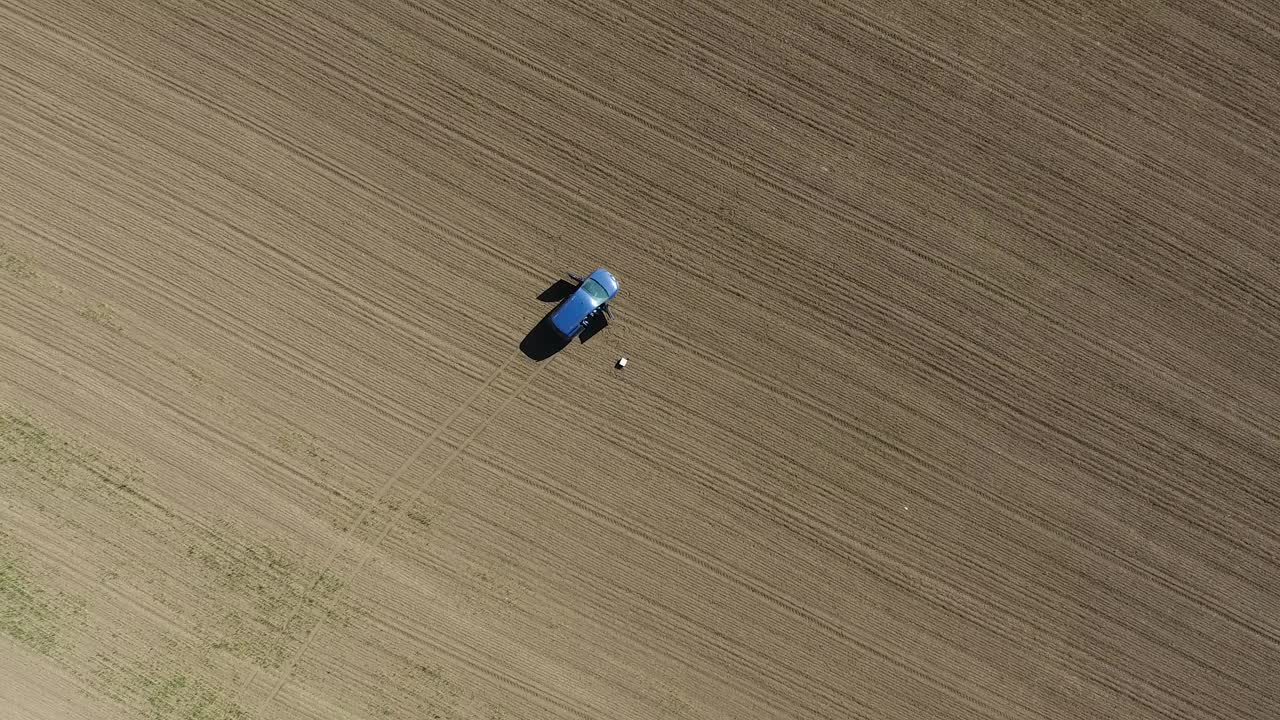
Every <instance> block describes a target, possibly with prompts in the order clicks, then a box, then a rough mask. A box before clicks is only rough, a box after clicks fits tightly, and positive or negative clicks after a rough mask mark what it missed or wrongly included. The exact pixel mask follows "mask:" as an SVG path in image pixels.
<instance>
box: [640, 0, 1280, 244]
mask: <svg viewBox="0 0 1280 720" xmlns="http://www.w3.org/2000/svg"><path fill="white" fill-rule="evenodd" d="M725 12H727V11H725ZM648 19H649V20H650V21H651V22H653V23H655V24H658V25H659V26H661V22H662V21H660V20H657V19H655V18H652V17H650V18H648ZM666 29H667V30H668V31H669V32H675V31H674V30H673V29H671V28H669V27H668V28H666ZM816 32H819V33H823V32H827V30H826V28H817V29H816ZM895 37H897V36H895ZM846 42H847V40H846ZM797 51H800V52H803V50H802V49H800V48H797ZM922 51H923V50H922ZM811 56H812V55H811ZM812 57H814V58H815V59H819V58H817V56H812ZM819 60H820V59H819ZM820 61H821V60H820ZM822 62H825V63H826V64H827V65H828V66H829V67H830V68H831V69H832V70H835V71H837V72H842V71H840V70H839V68H836V67H835V66H834V65H832V64H831V63H830V62H829V61H822ZM934 64H935V65H936V66H938V67H940V68H944V69H945V68H946V67H947V64H946V62H945V61H942V60H938V61H937V62H935V63H934ZM755 69H757V70H761V71H762V72H763V71H765V70H764V69H761V68H755ZM752 76H753V77H754V76H755V75H754V74H753V75H752ZM727 77H728V76H726V81H727ZM862 80H863V81H864V82H872V80H871V79H870V78H862ZM792 81H793V82H792V83H791V84H789V85H785V87H786V88H787V90H788V91H792V92H802V91H801V90H800V89H799V88H803V87H806V85H805V83H804V82H803V81H802V79H800V78H796V77H792ZM779 82H781V81H779ZM879 90H880V91H881V92H883V93H885V94H887V95H888V96H890V97H895V98H898V99H900V100H902V101H904V102H907V103H909V104H911V105H913V106H915V107H917V108H921V109H923V108H925V107H926V106H925V105H921V104H919V102H917V101H915V100H912V99H910V98H908V97H907V96H905V95H903V94H902V91H901V90H899V89H896V88H893V87H889V86H880V87H879ZM740 91H742V92H748V91H749V89H746V88H741V89H740ZM1028 96H1029V95H1028V94H1027V93H1025V92H1024V93H1022V94H1014V93H1009V94H1008V99H1009V100H1012V101H1017V102H1019V103H1022V104H1026V103H1028V102H1030V101H1029V100H1027V97H1028ZM810 99H811V100H813V101H814V102H819V103H821V99H820V98H817V97H816V96H815V97H811V98H810ZM955 100H956V101H957V102H964V103H967V102H969V101H968V100H966V99H964V98H960V97H956V98H955ZM820 107H822V108H824V109H825V110H826V111H827V112H828V113H829V114H830V113H835V114H836V116H838V117H839V116H842V115H841V113H842V112H843V113H850V112H857V110H856V107H857V105H856V103H851V104H848V105H847V106H842V107H841V108H834V107H827V106H825V105H821V104H820ZM784 112H786V111H785V110H784ZM1040 115H1041V116H1042V119H1048V120H1050V121H1052V122H1057V121H1059V118H1058V117H1057V116H1054V115H1048V114H1046V112H1044V111H1040ZM948 129H949V130H950V131H952V132H955V131H960V132H966V133H968V134H970V135H972V136H974V137H977V136H976V135H973V133H974V132H975V130H974V128H971V127H970V128H957V127H955V126H954V125H953V126H950V127H949V128H948ZM896 140H897V141H898V142H899V143H901V142H904V140H903V139H902V138H896ZM1107 149H1108V150H1109V151H1110V152H1112V153H1115V152H1118V149H1117V148H1115V147H1113V146H1108V148H1107ZM917 155H919V154H918V153H917ZM920 157H921V159H924V156H923V155H920ZM929 162H932V163H944V164H947V163H948V161H947V159H946V158H945V157H932V159H931V160H929ZM948 167H951V166H950V165H948ZM953 169H954V168H953ZM1163 171H1164V172H1166V173H1174V174H1175V176H1176V174H1177V172H1178V171H1179V169H1178V168H1163ZM961 174H962V175H963V173H961ZM1188 181H1189V182H1192V183H1196V184H1198V185H1203V183H1202V182H1199V181H1198V179H1197V178H1194V177H1192V178H1189V179H1188ZM1202 190H1205V191H1211V189H1209V188H1207V187H1205V188H1202ZM1233 199H1238V198H1233ZM1260 227H1261V226H1260ZM1260 232H1261V230H1260Z"/></svg>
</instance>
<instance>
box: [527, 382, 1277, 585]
mask: <svg viewBox="0 0 1280 720" xmlns="http://www.w3.org/2000/svg"><path fill="white" fill-rule="evenodd" d="M861 391H862V392H865V393H869V394H870V395H871V396H872V397H879V398H880V399H882V400H885V401H887V402H890V403H892V404H893V405H894V406H896V407H898V408H899V409H901V410H902V411H904V412H906V413H907V415H908V417H913V418H914V420H912V422H919V421H921V420H923V421H925V422H927V423H929V424H930V425H932V426H933V427H934V428H936V429H937V430H938V431H939V432H941V433H944V434H950V435H956V430H955V428H949V427H948V426H947V425H945V423H944V422H943V421H942V420H939V419H938V418H936V417H933V416H930V415H922V414H920V413H919V411H918V410H913V409H911V408H908V407H907V406H906V405H904V404H902V402H901V401H899V400H896V399H894V398H892V397H891V396H888V395H886V394H884V393H883V391H882V390H879V389H877V387H876V384H875V383H874V382H873V383H868V384H865V385H863V386H862V387H861ZM543 402H544V403H549V405H545V406H544V408H545V407H556V408H560V406H561V405H562V404H563V403H562V401H560V400H559V399H558V398H556V397H554V396H552V397H548V398H544V400H543ZM640 402H642V405H641V406H640V407H646V408H647V410H649V411H650V412H655V413H657V414H658V416H661V415H662V414H663V412H664V411H663V410H662V408H661V407H649V406H646V405H644V404H643V401H640ZM659 402H660V403H661V404H664V405H670V407H671V408H678V409H679V410H680V413H681V414H682V415H688V416H689V417H694V418H697V419H698V420H700V421H702V422H701V423H700V426H701V427H702V428H704V430H705V429H707V428H714V429H715V430H716V431H718V434H720V435H721V437H724V438H728V439H730V441H731V442H734V443H735V446H736V447H737V449H738V451H739V452H741V453H744V454H745V456H746V457H750V456H752V455H753V454H754V453H753V448H752V445H751V444H750V443H748V442H747V440H748V438H746V437H745V436H743V435H741V433H739V432H738V431H736V430H735V429H734V424H733V423H732V422H730V423H723V422H722V421H721V420H718V419H717V418H713V417H708V416H707V415H705V414H704V413H702V412H701V411H700V410H699V409H698V407H696V404H693V403H688V402H686V401H684V400H682V399H681V398H679V397H676V396H669V397H668V396H663V397H662V399H661V400H660V401H659ZM560 409H563V408H560ZM616 422H618V423H621V424H622V425H621V427H622V428H623V429H624V430H625V432H624V434H625V435H626V436H628V437H635V438H639V437H643V433H641V430H645V428H643V427H634V428H627V426H628V425H629V424H630V423H629V420H628V419H627V418H621V419H618V420H617V421H616ZM662 427H665V425H663V426H662ZM781 430H782V429H781V428H778V431H779V432H780V431H781ZM655 431H656V432H659V433H660V434H661V430H655V428H653V427H649V428H648V429H647V431H646V432H648V433H653V432H655ZM851 431H852V432H855V433H858V434H859V435H861V436H863V440H864V442H872V437H869V436H868V433H871V434H872V435H874V442H873V444H875V445H884V444H885V443H888V442H890V441H888V440H886V439H885V438H884V436H883V435H881V434H880V433H876V432H875V431H874V430H872V429H870V428H865V427H858V426H854V427H853V428H851ZM784 435H789V434H786V433H784ZM959 435H960V436H964V435H965V434H964V433H960V434H959ZM795 440H796V438H794V437H791V438H790V440H787V439H785V438H784V439H782V440H780V441H779V442H780V443H781V446H787V444H788V443H789V442H794V441H795ZM636 442H639V441H638V440H637V441H636ZM655 442H656V441H655ZM671 442H675V443H676V445H675V447H679V446H680V444H681V443H680V438H679V437H675V438H672V440H671ZM967 442H968V443H970V444H971V446H972V447H973V448H975V449H976V450H979V451H980V452H981V451H983V450H984V449H985V448H984V445H983V444H982V443H980V442H978V441H976V440H974V439H972V438H967ZM664 447H665V446H664ZM890 447H891V453H892V454H893V455H900V454H902V453H903V452H905V448H903V447H902V446H900V445H892V444H891V446H890ZM826 451H827V452H832V453H834V456H835V457H839V458H840V459H841V460H842V461H843V462H846V463H852V464H853V465H855V466H858V467H862V468H863V469H864V470H868V471H871V472H873V473H878V472H879V471H878V469H877V468H875V467H869V466H865V465H864V463H863V461H862V459H861V458H859V457H857V456H854V455H849V454H847V453H843V452H840V451H839V449H836V448H826ZM932 455H933V459H932V460H929V459H927V457H928V456H927V455H926V456H924V457H920V458H917V460H918V461H920V462H923V463H926V465H925V466H924V467H926V468H930V465H931V464H932V463H937V462H940V460H941V456H938V455H936V454H932ZM757 459H758V460H761V461H763V460H764V458H763V457H761V458H757ZM778 460H781V461H782V462H784V463H785V464H787V465H792V466H793V467H792V471H793V472H794V473H795V474H796V476H798V477H810V478H811V479H812V482H811V483H810V487H814V488H816V489H817V490H818V491H819V493H820V500H821V501H820V502H818V503H816V504H815V507H828V506H830V507H837V506H839V504H838V503H835V502H834V498H836V497H838V496H839V493H841V492H845V489H844V488H838V489H837V487H836V486H833V485H831V484H829V483H827V482H823V474H822V473H820V472H818V470H817V469H816V468H813V467H808V466H806V465H805V464H804V463H803V462H801V461H799V460H797V459H795V458H792V457H789V456H786V455H785V454H784V456H782V457H780V458H778ZM718 462H721V463H723V460H720V461H718ZM936 467H938V468H948V469H949V470H950V472H954V473H956V475H957V476H963V475H964V471H963V470H962V469H961V468H959V467H956V466H954V465H952V464H951V463H945V462H944V463H942V464H941V465H938V466H936ZM673 469H674V468H673ZM1024 471H1028V472H1029V470H1027V469H1026V468H1024ZM929 472H930V474H931V475H932V476H937V475H938V473H936V472H935V471H934V470H933V468H930V469H929ZM1037 475H1038V473H1033V474H1032V476H1037ZM1042 479H1043V480H1045V485H1044V487H1046V488H1051V487H1053V485H1052V483H1050V482H1049V481H1047V479H1044V478H1042ZM730 482H732V480H730ZM953 490H954V491H957V492H961V493H967V492H968V491H967V490H966V488H965V487H964V486H954V487H953ZM923 497H926V498H927V497H928V495H927V494H923ZM987 500H988V501H990V500H991V498H990V496H988V497H987ZM1262 501H1263V502H1266V501H1265V498H1263V499H1262ZM866 502H868V500H867V499H863V500H862V501H860V502H859V505H860V506H861V505H863V504H865V503H866ZM996 506H997V507H1000V508H1002V509H1003V510H1004V513H1005V514H1006V515H1008V516H1010V517H1016V516H1017V514H1018V512H1019V511H1018V509H1017V508H1016V507H1014V506H1012V505H1011V504H1009V503H1008V502H997V503H996ZM795 520H796V521H799V520H800V518H798V517H797V518H795ZM1057 530H1058V531H1060V532H1068V531H1069V530H1068V528H1065V527H1058V528H1057ZM835 537H836V538H839V539H841V540H846V539H847V538H846V536H845V535H844V534H842V533H839V532H837V533H836V535H835ZM1095 549H1101V548H1096V547H1095ZM1143 572H1145V573H1150V572H1151V569H1149V568H1148V569H1145V570H1143ZM1184 590H1185V588H1184Z"/></svg>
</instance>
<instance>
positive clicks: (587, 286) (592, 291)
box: [582, 278, 609, 303]
mask: <svg viewBox="0 0 1280 720" xmlns="http://www.w3.org/2000/svg"><path fill="white" fill-rule="evenodd" d="M582 289H583V290H586V291H587V294H588V295H590V296H591V297H592V299H594V300H595V301H596V302H598V303H602V302H608V300H609V292H608V291H607V290H605V289H604V286H603V285H601V284H600V283H598V282H596V281H595V280H592V279H591V278H587V279H586V280H583V281H582Z"/></svg>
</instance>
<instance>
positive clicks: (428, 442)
mask: <svg viewBox="0 0 1280 720" xmlns="http://www.w3.org/2000/svg"><path fill="white" fill-rule="evenodd" d="M519 355H520V353H519V351H516V352H513V353H512V354H510V355H508V356H507V359H506V360H503V361H502V363H501V364H500V365H498V367H496V368H494V370H493V372H491V373H489V375H488V377H486V378H485V379H484V381H483V382H481V383H480V385H479V386H477V387H476V389H475V390H474V391H473V392H472V393H471V395H470V396H468V397H467V399H466V400H464V401H463V402H462V403H461V404H460V405H458V406H457V407H456V408H454V410H453V412H451V413H450V414H449V416H448V417H446V418H445V419H444V420H442V421H440V423H439V424H437V425H436V428H435V430H433V431H432V432H431V434H430V435H428V436H427V437H425V438H423V440H422V442H420V443H418V446H417V447H416V448H414V450H413V452H412V453H410V454H409V456H408V457H406V458H405V459H404V462H402V463H400V466H399V467H397V468H396V470H395V471H394V472H392V473H391V474H390V475H388V476H387V479H386V481H385V482H383V483H382V486H381V487H379V488H378V490H377V492H375V493H374V494H373V496H371V497H370V498H369V501H368V502H367V503H365V506H364V509H363V510H361V511H360V514H359V515H357V516H356V518H355V519H354V520H352V521H351V524H350V525H348V526H347V528H346V530H344V531H343V533H342V535H341V537H340V538H339V540H338V542H337V543H336V544H335V545H334V547H333V549H332V550H330V552H329V554H328V555H327V556H326V557H325V559H324V561H323V562H321V564H320V569H319V571H318V572H317V573H316V578H315V580H313V581H312V582H311V584H310V586H308V588H307V590H306V592H304V593H303V596H302V597H301V598H299V600H298V603H297V604H296V605H295V606H294V608H293V611H292V612H290V613H289V616H288V617H287V618H286V619H285V622H284V627H283V628H282V630H281V632H285V633H287V632H288V630H289V626H290V625H291V624H292V623H293V621H294V619H295V618H296V617H297V616H298V613H300V612H301V611H302V608H303V607H304V606H305V605H306V604H307V599H308V598H309V597H310V596H311V594H312V593H313V592H314V591H315V589H316V586H317V585H318V584H319V583H320V581H321V579H323V578H324V575H325V573H326V572H327V571H328V570H329V568H330V567H332V566H333V563H334V561H335V560H337V559H338V556H339V555H341V554H342V553H343V552H345V551H346V550H348V549H349V546H350V545H351V540H352V537H353V536H352V533H353V532H354V531H355V529H356V528H359V527H360V525H361V523H363V522H364V520H365V519H366V518H367V517H368V516H369V514H370V513H371V512H373V509H374V508H375V507H377V505H378V503H379V502H381V501H382V499H383V497H384V496H385V495H386V494H387V492H388V491H389V490H390V489H391V486H392V485H394V484H395V483H396V481H397V480H399V479H400V478H401V477H403V476H404V474H405V472H407V471H408V469H409V468H410V467H411V466H412V465H413V463H415V462H417V461H418V459H419V458H421V457H422V454H423V453H424V452H426V451H427V448H429V447H431V446H432V445H434V444H435V442H436V440H437V439H439V438H440V436H441V435H442V434H443V433H444V431H445V430H447V429H449V427H450V426H452V425H453V423H454V421H455V420H457V419H458V418H459V417H461V416H462V414H463V413H465V412H466V411H467V410H469V409H470V408H471V406H472V405H473V404H474V403H475V401H476V400H477V399H478V398H479V397H480V396H481V395H482V394H484V392H485V391H486V390H488V389H489V388H491V387H493V384H494V383H495V382H497V380H498V379H499V378H500V377H501V376H502V373H503V371H505V370H506V369H507V368H508V367H509V366H510V365H511V363H512V362H513V361H515V360H516V358H518V357H519ZM523 387H524V386H521V389H523ZM504 406H505V403H504V404H503V406H500V408H501V407H504ZM495 414H496V413H495ZM491 417H492V416H491ZM487 422H488V420H487V419H486V421H485V422H483V423H481V425H480V429H484V427H485V426H486V425H487ZM476 432H478V431H476ZM451 459H452V456H451ZM445 464H446V465H447V464H448V461H446V463H445ZM441 467H443V466H441ZM434 476H435V473H433V475H432V476H431V477H434ZM430 479H431V478H428V479H427V480H426V481H424V483H423V488H424V489H425V486H426V485H427V484H429V483H430ZM420 493H421V490H420V491H419V494H420ZM415 497H416V496H415ZM410 504H412V503H407V504H406V510H405V511H406V512H407V505H410ZM397 517H398V515H397ZM393 524H394V522H393V523H390V524H388V526H387V530H384V531H383V533H382V534H381V535H379V536H378V539H377V541H375V542H374V544H373V547H377V545H378V543H380V542H381V541H382V538H383V537H384V536H385V535H386V532H387V531H388V530H389V529H390V527H391V525H393ZM363 566H364V561H363V560H362V561H361V563H360V564H359V565H357V567H356V570H355V571H354V572H353V573H352V575H351V577H349V578H347V579H346V582H348V583H349V582H350V581H351V580H352V579H353V578H354V577H355V575H356V574H358V573H359V571H360V569H361V568H362V567H363ZM318 626H319V623H317V627H318ZM314 634H315V628H313V629H312V632H311V633H310V634H308V636H307V640H306V641H305V642H304V643H303V647H302V649H301V650H300V651H299V652H298V655H297V656H295V657H294V658H293V659H292V660H291V661H290V663H289V667H292V666H293V664H294V663H296V662H297V659H298V657H300V656H301V655H302V654H303V653H304V652H306V648H307V647H308V646H309V645H310V642H311V638H312V637H313V636H314ZM258 670H259V668H258V666H256V665H255V666H254V668H253V672H251V673H250V674H249V677H248V678H246V679H245V681H244V683H242V684H241V686H240V687H239V689H237V691H236V698H237V699H238V698H239V697H241V696H242V695H243V694H244V692H245V691H246V690H247V689H248V688H249V687H251V686H252V685H253V682H254V680H256V679H257V676H258ZM286 676H287V672H284V673H282V674H281V677H282V678H284V677H286ZM279 684H280V685H283V679H282V680H281V681H280V683H279ZM278 690H279V686H277V687H276V688H275V690H273V691H272V693H271V696H269V697H268V700H267V701H266V702H270V698H271V697H274V695H275V692H277V691H278ZM266 702H264V703H263V705H264V706H265V705H266Z"/></svg>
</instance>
